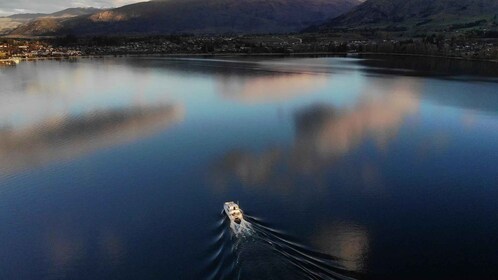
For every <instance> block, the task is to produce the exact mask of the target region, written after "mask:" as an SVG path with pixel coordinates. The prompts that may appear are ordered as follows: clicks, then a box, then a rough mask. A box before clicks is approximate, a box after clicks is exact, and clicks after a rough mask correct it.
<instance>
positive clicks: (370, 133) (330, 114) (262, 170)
mask: <svg viewBox="0 0 498 280" xmlns="http://www.w3.org/2000/svg"><path fill="white" fill-rule="evenodd" d="M379 87H380V89H383V90H380V92H381V93H380V94H379V93H378V92H376V90H375V89H373V88H370V89H369V91H368V92H369V93H371V94H367V93H365V94H363V95H362V97H361V98H360V99H359V100H358V101H357V102H356V104H355V105H354V106H353V107H352V108H345V109H344V108H337V107H335V106H333V105H330V104H317V105H311V106H309V107H306V108H304V109H302V110H299V111H298V112H296V113H295V116H294V126H295V139H294V142H293V144H292V146H291V147H290V148H289V149H284V148H278V147H275V148H272V149H269V150H266V151H263V152H261V153H250V152H244V151H232V152H230V153H228V154H227V155H226V156H225V157H223V158H222V160H221V162H220V163H219V164H218V168H217V169H216V172H215V174H216V180H217V182H218V183H227V182H228V181H229V180H231V179H236V180H239V181H241V182H242V183H243V184H244V185H249V186H257V185H271V186H272V188H273V187H275V186H287V187H288V186H290V185H292V183H293V182H292V181H293V180H296V178H297V177H296V176H301V175H314V176H312V177H314V178H315V179H316V178H319V176H317V175H319V173H320V172H321V171H322V170H323V169H324V168H325V167H327V166H330V164H332V163H334V162H336V161H338V160H339V159H341V158H343V157H344V156H346V155H348V154H350V153H351V152H353V151H354V150H355V149H357V148H358V147H359V146H360V145H361V144H362V143H364V142H365V141H366V140H372V141H374V143H376V145H377V147H378V149H380V150H385V149H387V146H388V143H389V142H390V141H391V140H392V139H393V138H394V137H396V135H397V131H398V129H399V128H400V126H401V125H402V124H403V122H404V121H405V119H406V117H407V116H409V115H413V114H414V113H416V112H417V111H418V108H419V99H418V96H417V94H416V93H415V92H416V91H417V86H416V85H414V84H413V83H409V82H407V81H405V80H401V81H399V82H397V83H394V84H391V85H389V87H388V88H387V89H388V90H385V89H386V88H385V87H383V86H379ZM378 90H379V88H377V91H378ZM357 171H358V170H357ZM360 171H361V172H360ZM358 172H359V174H358V176H359V177H361V178H363V180H364V183H365V184H367V183H368V185H369V187H372V186H378V185H379V184H381V181H382V179H381V175H380V171H379V170H378V168H376V167H375V164H374V163H369V164H368V165H365V166H364V168H363V170H359V171H358Z"/></svg>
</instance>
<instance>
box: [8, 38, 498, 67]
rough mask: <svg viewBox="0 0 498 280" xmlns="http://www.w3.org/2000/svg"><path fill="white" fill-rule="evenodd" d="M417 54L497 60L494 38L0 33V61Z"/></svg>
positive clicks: (13, 63) (497, 51)
mask: <svg viewBox="0 0 498 280" xmlns="http://www.w3.org/2000/svg"><path fill="white" fill-rule="evenodd" d="M347 53H349V54H361V53H383V54H416V55H430V56H444V57H456V58H465V59H480V60H494V61H496V60H498V39H468V38H456V37H450V38H446V37H444V36H443V35H432V36H426V37H424V38H416V39H382V40H381V39H377V40H371V39H368V40H366V39H350V40H345V39H340V38H337V37H332V36H327V35H322V36H316V35H306V34H299V35H265V36H247V35H245V36H244V35H240V36H188V35H175V36H155V37H141V38H129V37H91V38H76V37H73V36H66V37H63V38H48V39H0V62H1V64H4V65H15V64H16V63H18V62H19V61H22V60H32V59H43V58H69V57H81V56H108V55H111V56H112V55H114V56H121V55H151V54H159V55H175V54H176V55H193V54H201V55H224V54H225V55H228V54H233V55H261V54H279V55H293V54H296V55H299V54H347Z"/></svg>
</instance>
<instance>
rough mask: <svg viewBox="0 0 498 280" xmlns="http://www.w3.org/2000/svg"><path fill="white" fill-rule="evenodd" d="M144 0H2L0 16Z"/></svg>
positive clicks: (105, 5)
mask: <svg viewBox="0 0 498 280" xmlns="http://www.w3.org/2000/svg"><path fill="white" fill-rule="evenodd" d="M136 2H144V1H143V0H72V1H67V0H37V1H33V0H16V1H12V0H0V16H7V15H11V14H17V13H52V12H57V11H60V10H64V9H67V8H75V7H95V8H110V7H120V6H123V5H127V4H131V3H136Z"/></svg>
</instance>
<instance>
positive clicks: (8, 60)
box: [0, 52, 498, 65]
mask: <svg viewBox="0 0 498 280" xmlns="http://www.w3.org/2000/svg"><path fill="white" fill-rule="evenodd" d="M375 55H378V56H399V57H425V58H443V59H452V60H453V59H454V60H461V61H475V62H491V63H498V59H482V58H466V57H459V56H444V55H426V54H409V53H406V54H405V53H377V52H354V53H352V52H305V53H150V54H145V53H144V54H103V55H79V56H51V57H30V58H5V59H0V65H1V64H11V65H12V63H14V64H18V63H20V62H30V61H38V60H70V59H79V58H114V57H272V56H274V57H301V56H303V57H312V56H345V57H351V58H360V57H361V56H375Z"/></svg>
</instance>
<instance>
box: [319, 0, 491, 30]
mask: <svg viewBox="0 0 498 280" xmlns="http://www.w3.org/2000/svg"><path fill="white" fill-rule="evenodd" d="M332 17H333V16H332ZM497 17H498V1H496V0H410V1H406V0H368V1H366V2H365V3H363V4H361V5H359V6H357V7H356V8H354V9H352V10H351V11H350V12H348V13H345V14H344V15H341V16H339V17H335V18H333V19H332V20H329V21H328V22H327V23H325V24H323V25H319V26H318V27H315V28H314V30H320V31H327V30H331V29H340V28H349V29H365V28H367V29H386V30H392V31H396V30H399V31H403V30H412V31H429V30H432V31H448V30H458V29H465V28H474V27H481V28H496V26H497V23H498V19H497ZM310 30H313V29H310Z"/></svg>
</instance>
